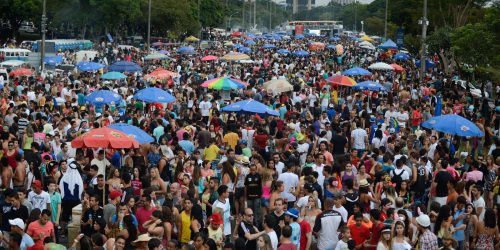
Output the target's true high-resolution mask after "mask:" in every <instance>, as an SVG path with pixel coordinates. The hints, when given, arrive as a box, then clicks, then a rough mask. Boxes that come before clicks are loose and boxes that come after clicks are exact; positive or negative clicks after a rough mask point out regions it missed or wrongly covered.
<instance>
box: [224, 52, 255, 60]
mask: <svg viewBox="0 0 500 250" xmlns="http://www.w3.org/2000/svg"><path fill="white" fill-rule="evenodd" d="M221 59H223V60H226V61H238V60H248V59H250V56H248V55H247V54H243V53H238V52H229V53H228V54H225V55H224V56H223V57H221Z"/></svg>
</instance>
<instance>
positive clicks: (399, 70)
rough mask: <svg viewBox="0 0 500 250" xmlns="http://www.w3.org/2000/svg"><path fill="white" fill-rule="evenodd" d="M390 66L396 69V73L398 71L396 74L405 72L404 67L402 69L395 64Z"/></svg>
mask: <svg viewBox="0 0 500 250" xmlns="http://www.w3.org/2000/svg"><path fill="white" fill-rule="evenodd" d="M390 65H391V67H392V68H393V69H394V71H396V72H401V71H403V70H405V69H404V68H403V67H401V66H399V65H397V64H395V63H393V64H390Z"/></svg>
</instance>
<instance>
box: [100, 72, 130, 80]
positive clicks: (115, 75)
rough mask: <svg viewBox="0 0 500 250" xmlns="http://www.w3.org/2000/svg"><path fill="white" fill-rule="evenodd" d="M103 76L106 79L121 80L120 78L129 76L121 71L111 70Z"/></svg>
mask: <svg viewBox="0 0 500 250" xmlns="http://www.w3.org/2000/svg"><path fill="white" fill-rule="evenodd" d="M101 78H102V79H106V80H119V79H124V78H127V76H126V75H124V74H122V73H120V72H115V71H110V72H108V73H106V74H104V75H102V76H101Z"/></svg>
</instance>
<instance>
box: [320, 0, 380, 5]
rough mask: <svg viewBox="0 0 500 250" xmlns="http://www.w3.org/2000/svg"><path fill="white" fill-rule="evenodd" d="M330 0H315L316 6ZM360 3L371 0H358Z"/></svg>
mask: <svg viewBox="0 0 500 250" xmlns="http://www.w3.org/2000/svg"><path fill="white" fill-rule="evenodd" d="M330 1H331V0H316V6H322V5H327V4H328V3H329V2H330ZM358 1H359V2H360V3H371V2H373V0H358Z"/></svg>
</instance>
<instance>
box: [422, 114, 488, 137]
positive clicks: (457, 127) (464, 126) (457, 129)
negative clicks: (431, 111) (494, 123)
mask: <svg viewBox="0 0 500 250" xmlns="http://www.w3.org/2000/svg"><path fill="white" fill-rule="evenodd" d="M422 127H425V128H429V129H434V130H436V131H439V132H443V133H446V134H452V135H458V136H478V137H483V136H484V132H483V131H481V129H479V128H478V127H477V126H476V124H474V123H473V122H471V121H469V120H467V119H465V118H464V117H462V116H459V115H455V114H450V115H442V116H434V117H431V118H430V119H429V120H427V121H425V122H423V123H422Z"/></svg>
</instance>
